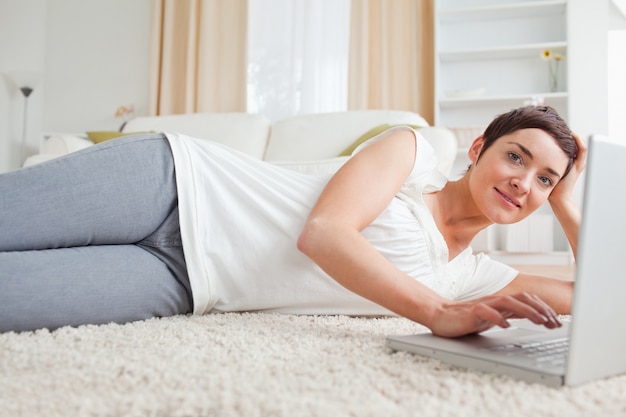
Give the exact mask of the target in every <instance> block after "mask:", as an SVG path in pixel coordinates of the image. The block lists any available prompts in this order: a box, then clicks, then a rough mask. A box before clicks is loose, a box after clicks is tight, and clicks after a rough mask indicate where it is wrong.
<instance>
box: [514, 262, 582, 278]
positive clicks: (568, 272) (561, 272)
mask: <svg viewBox="0 0 626 417" xmlns="http://www.w3.org/2000/svg"><path fill="white" fill-rule="evenodd" d="M511 266H512V267H513V268H515V269H517V270H518V271H520V272H525V273H528V274H535V275H543V276H546V277H552V278H557V279H562V280H565V281H573V280H574V271H575V266H574V265H511Z"/></svg>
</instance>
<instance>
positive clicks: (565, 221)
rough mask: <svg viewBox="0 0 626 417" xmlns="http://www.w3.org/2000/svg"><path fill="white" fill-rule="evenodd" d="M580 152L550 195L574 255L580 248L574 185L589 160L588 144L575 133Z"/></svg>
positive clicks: (578, 216) (555, 212) (553, 207)
mask: <svg viewBox="0 0 626 417" xmlns="http://www.w3.org/2000/svg"><path fill="white" fill-rule="evenodd" d="M573 136H574V140H576V145H577V146H578V152H577V154H576V158H575V159H574V164H573V165H572V169H571V170H570V172H569V173H568V174H567V175H566V176H565V178H562V179H561V180H560V181H559V183H558V184H557V185H556V186H555V187H554V189H553V190H552V192H551V193H550V197H548V201H549V202H550V207H552V211H553V212H554V215H555V216H556V218H557V220H558V221H559V223H560V224H561V227H562V228H563V231H564V232H565V236H566V237H567V240H568V242H569V244H570V246H571V248H572V252H573V253H574V256H576V252H577V250H578V229H579V228H580V218H581V216H580V210H579V209H578V207H577V206H576V203H575V202H574V198H573V191H574V186H575V185H576V181H578V178H579V177H580V174H581V173H582V172H583V170H584V169H585V164H586V161H587V145H586V144H585V143H584V142H583V141H582V140H581V139H580V137H579V136H578V135H577V134H575V133H574V134H573Z"/></svg>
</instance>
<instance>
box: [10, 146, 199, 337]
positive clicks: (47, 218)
mask: <svg viewBox="0 0 626 417" xmlns="http://www.w3.org/2000/svg"><path fill="white" fill-rule="evenodd" d="M192 310H193V305H192V297H191V289H190V286H189V279H188V276H187V270H186V266H185V258H184V255H183V250H182V243H181V236H180V226H179V220H178V197H177V190H176V181H175V172H174V162H173V158H172V153H171V150H170V148H169V144H168V143H167V139H166V138H165V137H164V136H163V135H160V134H142V135H134V136H129V137H124V138H120V139H115V140H112V141H107V142H104V143H102V144H100V145H96V146H92V147H89V148H87V149H84V150H82V151H79V152H76V153H74V154H70V155H67V156H64V157H61V158H58V159H55V160H52V161H48V162H45V163H43V164H40V165H36V166H32V167H28V168H23V169H19V170H16V171H13V172H8V173H5V174H2V175H0V332H5V331H10V330H14V331H24V330H33V329H38V328H44V327H45V328H49V329H55V328H58V327H61V326H65V325H70V326H77V325H81V324H102V323H109V322H116V323H126V322H130V321H135V320H143V319H147V318H151V317H164V316H171V315H175V314H182V313H189V312H191V311H192Z"/></svg>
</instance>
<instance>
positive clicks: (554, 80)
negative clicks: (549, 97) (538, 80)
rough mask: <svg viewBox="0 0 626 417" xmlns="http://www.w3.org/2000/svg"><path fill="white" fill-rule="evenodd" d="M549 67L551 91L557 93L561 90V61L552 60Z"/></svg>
mask: <svg viewBox="0 0 626 417" xmlns="http://www.w3.org/2000/svg"><path fill="white" fill-rule="evenodd" d="M548 68H549V69H550V92H551V93H556V92H557V91H559V61H557V60H553V61H550V65H549V66H548Z"/></svg>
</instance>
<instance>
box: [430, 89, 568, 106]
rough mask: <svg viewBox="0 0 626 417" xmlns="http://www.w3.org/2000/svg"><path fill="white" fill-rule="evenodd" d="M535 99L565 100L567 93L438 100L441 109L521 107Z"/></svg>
mask: <svg viewBox="0 0 626 417" xmlns="http://www.w3.org/2000/svg"><path fill="white" fill-rule="evenodd" d="M534 97H543V98H544V99H545V100H565V99H567V93H566V92H557V93H535V94H514V95H509V96H482V97H459V98H442V99H439V100H438V103H439V106H440V108H453V107H464V106H469V105H481V104H483V105H488V104H505V103H509V102H511V103H517V104H519V105H521V103H523V102H524V101H526V100H532V99H533V98H534Z"/></svg>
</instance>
